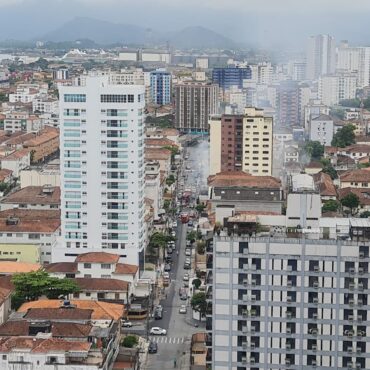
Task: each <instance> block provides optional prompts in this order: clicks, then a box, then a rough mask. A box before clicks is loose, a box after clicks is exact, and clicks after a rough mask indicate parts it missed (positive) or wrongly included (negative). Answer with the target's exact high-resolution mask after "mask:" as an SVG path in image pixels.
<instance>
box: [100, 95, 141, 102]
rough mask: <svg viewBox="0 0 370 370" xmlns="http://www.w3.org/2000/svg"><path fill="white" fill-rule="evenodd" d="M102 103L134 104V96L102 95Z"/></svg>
mask: <svg viewBox="0 0 370 370" xmlns="http://www.w3.org/2000/svg"><path fill="white" fill-rule="evenodd" d="M100 102H101V103H127V102H129V103H133V102H134V95H100Z"/></svg>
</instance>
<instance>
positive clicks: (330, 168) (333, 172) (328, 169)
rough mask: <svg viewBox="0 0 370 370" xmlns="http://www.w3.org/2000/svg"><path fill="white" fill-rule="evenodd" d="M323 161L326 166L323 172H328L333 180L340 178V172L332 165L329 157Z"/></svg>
mask: <svg viewBox="0 0 370 370" xmlns="http://www.w3.org/2000/svg"><path fill="white" fill-rule="evenodd" d="M321 163H322V165H323V166H324V167H323V169H322V172H324V173H327V174H328V175H329V176H330V177H331V179H332V180H335V179H337V178H338V173H337V171H336V170H335V168H334V167H333V166H332V164H331V162H330V160H329V159H326V158H322V159H321Z"/></svg>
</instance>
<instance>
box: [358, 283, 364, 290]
mask: <svg viewBox="0 0 370 370" xmlns="http://www.w3.org/2000/svg"><path fill="white" fill-rule="evenodd" d="M358 290H360V291H363V290H364V284H363V283H358Z"/></svg>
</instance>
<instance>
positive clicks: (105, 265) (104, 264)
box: [101, 263, 111, 270]
mask: <svg viewBox="0 0 370 370" xmlns="http://www.w3.org/2000/svg"><path fill="white" fill-rule="evenodd" d="M110 267H111V265H110V263H102V264H101V268H102V269H107V270H108V269H110Z"/></svg>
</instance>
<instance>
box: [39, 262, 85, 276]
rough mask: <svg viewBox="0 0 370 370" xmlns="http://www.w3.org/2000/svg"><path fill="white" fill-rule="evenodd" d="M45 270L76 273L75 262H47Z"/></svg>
mask: <svg viewBox="0 0 370 370" xmlns="http://www.w3.org/2000/svg"><path fill="white" fill-rule="evenodd" d="M45 270H46V271H47V272H51V273H53V272H56V273H57V272H60V273H71V274H73V273H77V272H78V270H77V263H76V262H55V263H49V264H48V265H46V266H45Z"/></svg>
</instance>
